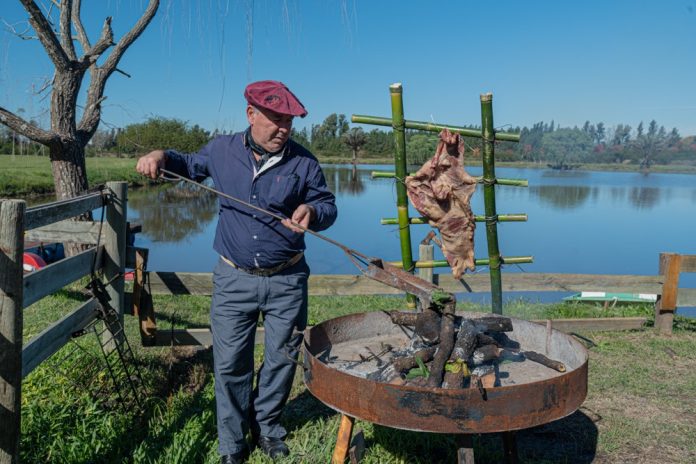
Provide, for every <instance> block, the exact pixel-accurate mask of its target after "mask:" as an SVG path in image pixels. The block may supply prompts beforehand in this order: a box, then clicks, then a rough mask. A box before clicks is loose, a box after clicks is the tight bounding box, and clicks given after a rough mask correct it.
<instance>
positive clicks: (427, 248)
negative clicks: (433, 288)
mask: <svg viewBox="0 0 696 464" xmlns="http://www.w3.org/2000/svg"><path fill="white" fill-rule="evenodd" d="M434 253H435V252H434V250H433V245H432V244H426V243H421V244H420V245H418V261H432V260H434V259H435V254H434ZM418 277H420V278H421V279H423V280H427V281H428V282H433V283H434V282H435V281H434V280H433V278H434V272H433V268H432V267H421V268H419V269H418Z"/></svg>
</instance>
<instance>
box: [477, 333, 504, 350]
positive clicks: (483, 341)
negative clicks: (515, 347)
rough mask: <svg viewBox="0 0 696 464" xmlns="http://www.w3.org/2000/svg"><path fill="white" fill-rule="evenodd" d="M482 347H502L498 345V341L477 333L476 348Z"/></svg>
mask: <svg viewBox="0 0 696 464" xmlns="http://www.w3.org/2000/svg"><path fill="white" fill-rule="evenodd" d="M484 345H495V346H497V347H498V348H502V345H501V344H500V343H498V340H496V339H495V338H493V337H491V336H490V335H486V334H485V333H481V332H479V333H477V334H476V346H484Z"/></svg>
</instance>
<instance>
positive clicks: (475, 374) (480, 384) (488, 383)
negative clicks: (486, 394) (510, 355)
mask: <svg viewBox="0 0 696 464" xmlns="http://www.w3.org/2000/svg"><path fill="white" fill-rule="evenodd" d="M495 382H496V373H495V367H494V366H490V365H485V366H479V367H477V368H475V369H474V370H472V371H471V384H470V387H471V388H479V389H482V388H491V387H494V386H495Z"/></svg>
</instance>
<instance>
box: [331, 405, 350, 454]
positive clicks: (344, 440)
mask: <svg viewBox="0 0 696 464" xmlns="http://www.w3.org/2000/svg"><path fill="white" fill-rule="evenodd" d="M354 423H355V419H354V418H352V417H350V416H346V415H345V414H341V425H340V426H339V428H338V437H337V438H336V447H335V448H334V452H333V457H332V458H331V464H343V463H344V462H345V461H346V456H347V455H348V447H349V445H350V438H351V435H352V434H353V424H354Z"/></svg>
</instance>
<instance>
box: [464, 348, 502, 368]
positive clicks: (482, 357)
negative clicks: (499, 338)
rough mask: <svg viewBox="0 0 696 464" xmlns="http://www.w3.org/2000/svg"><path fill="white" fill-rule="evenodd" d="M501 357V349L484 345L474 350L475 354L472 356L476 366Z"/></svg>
mask: <svg viewBox="0 0 696 464" xmlns="http://www.w3.org/2000/svg"><path fill="white" fill-rule="evenodd" d="M499 356H500V348H498V347H497V346H495V345H484V346H482V347H480V348H476V350H474V353H473V354H472V355H471V361H472V362H473V364H474V365H475V366H480V365H481V364H483V363H485V362H488V361H492V360H494V359H498V357H499Z"/></svg>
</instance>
